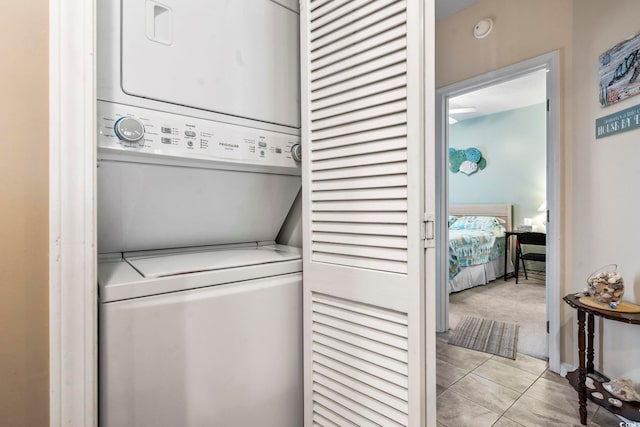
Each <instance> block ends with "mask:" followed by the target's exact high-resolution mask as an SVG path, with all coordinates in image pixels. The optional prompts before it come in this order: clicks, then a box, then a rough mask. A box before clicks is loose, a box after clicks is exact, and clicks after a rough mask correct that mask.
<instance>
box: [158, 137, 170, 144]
mask: <svg viewBox="0 0 640 427" xmlns="http://www.w3.org/2000/svg"><path fill="white" fill-rule="evenodd" d="M160 142H162V143H163V144H171V138H165V137H164V136H163V137H162V138H160Z"/></svg>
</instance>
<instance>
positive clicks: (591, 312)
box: [563, 294, 640, 425]
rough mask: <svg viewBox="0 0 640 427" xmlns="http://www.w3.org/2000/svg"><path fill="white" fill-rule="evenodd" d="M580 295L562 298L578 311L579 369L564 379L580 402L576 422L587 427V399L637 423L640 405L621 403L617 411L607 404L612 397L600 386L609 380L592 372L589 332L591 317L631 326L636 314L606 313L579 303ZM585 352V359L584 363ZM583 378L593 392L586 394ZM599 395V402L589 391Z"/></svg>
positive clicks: (636, 321)
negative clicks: (590, 384)
mask: <svg viewBox="0 0 640 427" xmlns="http://www.w3.org/2000/svg"><path fill="white" fill-rule="evenodd" d="M581 296H582V294H569V295H567V296H565V297H564V298H563V299H564V302H566V303H567V304H569V305H570V306H571V307H573V308H575V309H576V310H577V312H578V361H579V367H578V369H576V370H575V371H572V372H569V373H567V380H569V383H570V384H571V385H572V386H573V388H574V389H575V390H576V391H577V392H578V397H579V400H580V423H582V424H583V425H587V399H589V400H591V401H592V402H594V403H596V404H597V405H600V406H602V407H603V408H605V409H607V410H608V411H609V412H612V413H614V414H618V415H622V416H623V417H625V418H627V419H630V420H633V421H640V402H624V401H623V402H622V407H620V408H618V407H617V406H613V405H612V404H610V403H609V401H608V399H609V397H615V396H612V395H611V394H610V393H609V392H608V391H606V390H605V389H604V388H603V387H602V384H603V383H606V382H609V381H610V379H609V378H607V377H606V376H604V375H602V374H601V373H599V372H598V371H596V370H595V369H594V367H593V329H594V317H595V316H600V317H603V318H605V319H609V320H615V321H616V322H624V323H632V324H636V325H640V313H639V314H635V313H634V314H630V313H620V312H615V311H610V310H603V309H599V308H594V307H590V306H588V305H585V304H583V303H581V302H580V297H581ZM585 317H586V323H587V333H586V346H585ZM585 351H586V360H585ZM587 375H588V376H589V377H590V378H592V379H593V382H594V385H595V387H596V389H595V390H591V392H589V393H587V385H586V380H587ZM596 391H597V392H600V393H602V395H603V396H604V398H603V399H596V398H595V397H593V396H592V393H593V392H596Z"/></svg>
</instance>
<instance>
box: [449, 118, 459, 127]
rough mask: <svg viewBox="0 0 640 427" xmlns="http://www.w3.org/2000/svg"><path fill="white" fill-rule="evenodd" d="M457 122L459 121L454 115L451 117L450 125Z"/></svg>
mask: <svg viewBox="0 0 640 427" xmlns="http://www.w3.org/2000/svg"><path fill="white" fill-rule="evenodd" d="M456 123H458V121H457V120H456V119H454V118H453V117H449V124H450V125H455V124H456Z"/></svg>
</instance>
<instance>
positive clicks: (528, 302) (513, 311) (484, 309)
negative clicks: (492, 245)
mask: <svg viewBox="0 0 640 427" xmlns="http://www.w3.org/2000/svg"><path fill="white" fill-rule="evenodd" d="M545 293H546V287H545V285H544V277H542V278H534V277H533V276H532V275H530V276H529V280H524V278H523V277H521V278H520V280H519V283H518V284H517V285H516V282H515V279H509V280H508V281H506V282H505V281H504V280H502V279H497V280H495V281H493V282H491V283H490V284H488V285H485V286H476V287H475V288H471V289H467V290H466V291H462V292H457V293H453V294H451V295H450V296H449V328H450V329H451V330H454V329H455V328H456V326H457V325H458V323H459V322H460V320H462V318H463V317H464V316H475V317H482V318H485V319H492V320H498V321H501V322H514V323H517V324H518V325H520V332H519V336H518V353H524V354H527V355H529V356H533V357H537V358H538V359H548V348H547V321H546V304H545V301H546V295H545Z"/></svg>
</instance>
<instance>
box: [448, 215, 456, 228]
mask: <svg viewBox="0 0 640 427" xmlns="http://www.w3.org/2000/svg"><path fill="white" fill-rule="evenodd" d="M456 219H458V217H457V216H453V215H449V222H448V224H447V225H449V227H451V224H453V223H454V222H456Z"/></svg>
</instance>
